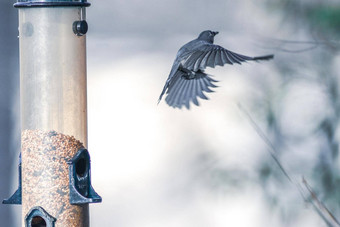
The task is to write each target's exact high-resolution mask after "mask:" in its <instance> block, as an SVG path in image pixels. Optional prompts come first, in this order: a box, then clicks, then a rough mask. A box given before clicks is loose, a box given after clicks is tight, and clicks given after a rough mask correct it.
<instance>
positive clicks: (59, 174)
mask: <svg viewBox="0 0 340 227" xmlns="http://www.w3.org/2000/svg"><path fill="white" fill-rule="evenodd" d="M14 6H15V7H17V8H18V9H19V43H20V92H21V93H20V99H21V100H20V101H21V130H22V218H23V219H22V223H23V226H25V225H26V226H34V224H35V223H38V224H41V226H49V224H48V223H46V222H48V221H49V220H48V218H44V217H39V216H34V215H33V216H32V214H33V212H36V213H39V212H40V213H44V212H46V214H48V216H50V217H51V218H49V219H51V220H54V222H55V223H54V224H53V226H54V225H55V226H57V227H68V226H77V227H81V226H89V211H88V204H82V205H71V204H70V202H69V177H68V176H69V173H68V171H69V170H68V164H67V162H68V161H69V160H71V159H72V157H73V156H74V155H75V154H76V153H77V151H78V150H79V149H81V148H86V147H87V106H86V105H87V100H86V95H87V94H86V36H85V35H84V34H85V33H86V31H87V24H86V22H85V7H86V6H89V3H87V2H86V0H78V1H77V0H69V1H68V0H59V1H56V0H40V1H36V0H19V1H18V2H17V3H16V4H15V5H14ZM35 207H38V209H35ZM32 209H33V210H32ZM41 211H44V212H41ZM27 218H32V220H30V222H29V223H27ZM44 224H46V225H44ZM51 226H52V225H51Z"/></svg>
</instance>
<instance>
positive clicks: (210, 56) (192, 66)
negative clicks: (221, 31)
mask: <svg viewBox="0 0 340 227" xmlns="http://www.w3.org/2000/svg"><path fill="white" fill-rule="evenodd" d="M217 34H218V32H213V31H209V30H207V31H203V32H201V34H200V35H199V36H198V38H197V39H194V40H192V41H190V42H188V43H187V44H185V45H184V46H182V47H181V48H180V49H179V51H178V52H177V55H176V59H175V61H174V64H173V65H172V68H171V71H170V75H169V77H168V79H167V80H166V82H165V85H164V88H163V91H162V93H161V95H160V96H159V99H158V103H159V102H160V101H161V99H162V97H163V95H164V94H165V92H166V93H167V96H166V98H165V101H166V103H167V104H168V105H169V106H172V107H173V108H182V106H184V105H185V106H186V108H187V109H189V108H190V101H192V102H193V103H194V104H195V105H197V106H198V105H199V103H198V101H197V97H200V98H202V99H208V98H207V97H206V96H205V95H204V93H203V92H213V91H212V90H211V89H210V88H214V87H216V85H214V84H213V82H217V81H216V80H213V79H212V78H211V75H208V74H206V73H204V69H205V68H206V67H212V68H214V67H215V66H216V65H220V66H223V65H224V64H231V65H232V64H234V63H237V64H241V62H245V61H259V60H270V59H272V58H273V57H274V55H265V56H259V57H248V56H245V55H241V54H237V53H234V52H232V51H230V50H227V49H224V48H223V47H221V46H219V45H215V44H213V43H214V37H215V35H217Z"/></svg>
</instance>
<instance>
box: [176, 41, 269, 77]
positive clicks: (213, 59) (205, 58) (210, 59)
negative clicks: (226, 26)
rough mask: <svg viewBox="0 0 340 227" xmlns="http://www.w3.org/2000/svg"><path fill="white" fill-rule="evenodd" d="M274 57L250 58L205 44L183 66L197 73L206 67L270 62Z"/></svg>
mask: <svg viewBox="0 0 340 227" xmlns="http://www.w3.org/2000/svg"><path fill="white" fill-rule="evenodd" d="M273 57H274V55H266V56H259V57H248V56H245V55H242V54H237V53H235V52H232V51H230V50H227V49H225V48H223V47H221V46H219V45H214V44H211V43H208V42H205V43H204V44H203V45H201V46H200V47H199V48H197V49H195V51H193V52H191V53H190V54H189V56H188V57H187V58H186V60H185V61H184V62H183V63H182V65H183V67H184V68H186V69H188V70H192V71H195V72H196V71H197V70H199V69H201V70H203V69H205V68H206V67H212V68H214V67H215V66H216V65H220V66H223V65H225V64H231V65H232V64H234V63H236V64H241V63H242V62H245V61H258V60H270V59H272V58H273Z"/></svg>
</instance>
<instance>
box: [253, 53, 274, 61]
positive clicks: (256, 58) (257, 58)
mask: <svg viewBox="0 0 340 227" xmlns="http://www.w3.org/2000/svg"><path fill="white" fill-rule="evenodd" d="M273 58H274V54H269V55H264V56H258V57H253V60H254V61H258V60H265V61H268V60H271V59H273Z"/></svg>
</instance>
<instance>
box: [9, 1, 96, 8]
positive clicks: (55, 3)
mask: <svg viewBox="0 0 340 227" xmlns="http://www.w3.org/2000/svg"><path fill="white" fill-rule="evenodd" d="M90 5H91V4H90V3H89V2H87V0H18V2H17V3H15V4H14V7H17V8H18V7H48V6H53V7H56V6H78V7H87V6H90Z"/></svg>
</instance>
